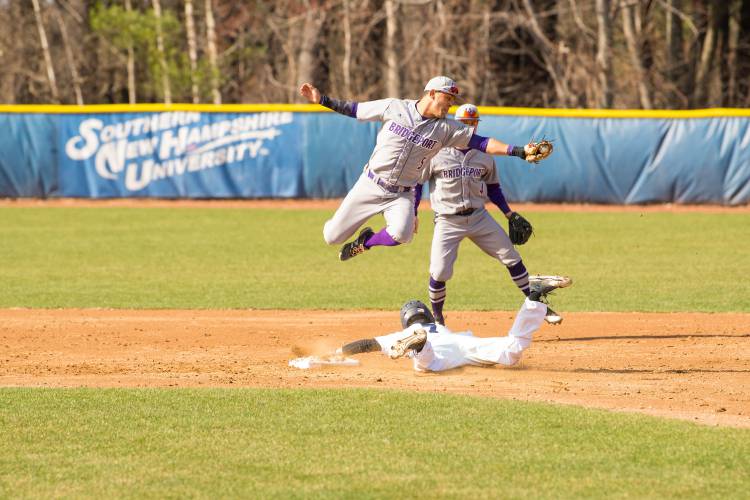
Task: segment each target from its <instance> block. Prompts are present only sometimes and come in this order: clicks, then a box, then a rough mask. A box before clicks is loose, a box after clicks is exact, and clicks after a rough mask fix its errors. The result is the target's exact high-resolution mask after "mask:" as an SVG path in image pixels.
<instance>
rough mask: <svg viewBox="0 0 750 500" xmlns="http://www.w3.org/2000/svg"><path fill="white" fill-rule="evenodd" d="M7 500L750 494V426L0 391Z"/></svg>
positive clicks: (243, 392) (0, 469)
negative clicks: (17, 499)
mask: <svg viewBox="0 0 750 500" xmlns="http://www.w3.org/2000/svg"><path fill="white" fill-rule="evenodd" d="M0 434H2V436H3V439H2V440H1V441H0V496H2V497H31V496H33V497H38V496H42V497H53V496H54V497H60V496H66V497H97V498H107V497H111V496H113V495H114V496H117V497H138V498H140V497H149V498H163V497H171V498H184V497H195V496H198V497H211V498H217V497H237V496H244V497H248V498H271V497H274V498H302V497H304V498H309V497H331V496H334V497H347V498H372V497H390V498H416V497H422V498H436V497H454V498H482V497H483V498H509V497H532V498H581V497H599V498H603V497H606V498H618V497H619V498H624V497H639V498H643V497H652V498H709V497H713V498H743V497H744V498H747V492H748V491H750V474H748V471H749V470H750V431H748V430H738V429H720V428H709V427H702V426H697V425H693V424H690V423H686V422H678V421H667V420H661V419H656V418H651V417H645V416H637V415H627V414H616V413H608V412H604V411H595V410H585V409H579V408H574V407H566V406H553V405H541V404H532V403H519V402H513V401H501V400H495V399H482V398H472V397H462V396H446V395H437V394H411V393H401V392H386V391H372V390H339V391H325V390H318V391H312V390H283V391H272V390H253V389H213V390H186V389H179V390H178V389H174V390H164V389H148V390H88V389H68V390H49V389H0Z"/></svg>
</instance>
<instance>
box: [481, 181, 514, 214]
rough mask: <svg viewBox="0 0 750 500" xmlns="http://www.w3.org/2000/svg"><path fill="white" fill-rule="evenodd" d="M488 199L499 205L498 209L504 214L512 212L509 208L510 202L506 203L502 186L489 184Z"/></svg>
mask: <svg viewBox="0 0 750 500" xmlns="http://www.w3.org/2000/svg"><path fill="white" fill-rule="evenodd" d="M487 197H488V198H489V199H490V201H491V202H492V203H494V204H495V205H497V208H499V209H500V210H502V212H503V213H504V214H507V213H508V212H510V211H511V210H510V206H508V202H507V201H505V195H503V190H502V189H500V184H487Z"/></svg>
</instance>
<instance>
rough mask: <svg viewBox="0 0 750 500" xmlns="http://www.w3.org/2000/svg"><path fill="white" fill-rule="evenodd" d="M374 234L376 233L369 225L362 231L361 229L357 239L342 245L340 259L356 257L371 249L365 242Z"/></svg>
mask: <svg viewBox="0 0 750 500" xmlns="http://www.w3.org/2000/svg"><path fill="white" fill-rule="evenodd" d="M373 234H375V233H374V232H373V230H372V229H371V228H369V227H366V228H364V229H363V230H362V231H360V232H359V236H357V239H356V240H354V241H350V242H349V243H347V244H346V245H344V246H343V247H341V251H340V252H339V260H341V261H344V260H349V259H351V258H352V257H356V256H357V255H359V254H361V253H364V252H366V251H367V250H369V248H366V247H365V242H366V241H367V240H368V239H370V236H372V235H373Z"/></svg>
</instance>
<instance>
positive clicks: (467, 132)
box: [443, 120, 478, 149]
mask: <svg viewBox="0 0 750 500" xmlns="http://www.w3.org/2000/svg"><path fill="white" fill-rule="evenodd" d="M448 123H449V124H450V129H449V130H448V137H446V139H445V142H443V147H444V148H445V147H452V148H459V149H466V148H469V147H471V146H470V144H469V141H470V140H471V136H472V135H474V128H473V127H467V126H466V125H464V124H463V123H459V122H457V121H452V120H451V121H449V122H448ZM474 149H478V148H474Z"/></svg>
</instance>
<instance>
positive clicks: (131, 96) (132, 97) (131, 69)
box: [125, 0, 136, 104]
mask: <svg viewBox="0 0 750 500" xmlns="http://www.w3.org/2000/svg"><path fill="white" fill-rule="evenodd" d="M132 11H133V5H132V4H131V0H125V12H127V13H128V14H130V13H131V12H132ZM127 51H128V55H127V71H128V102H129V103H130V104H135V103H136V87H135V49H134V48H133V41H132V40H130V41H129V43H128V49H127Z"/></svg>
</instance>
